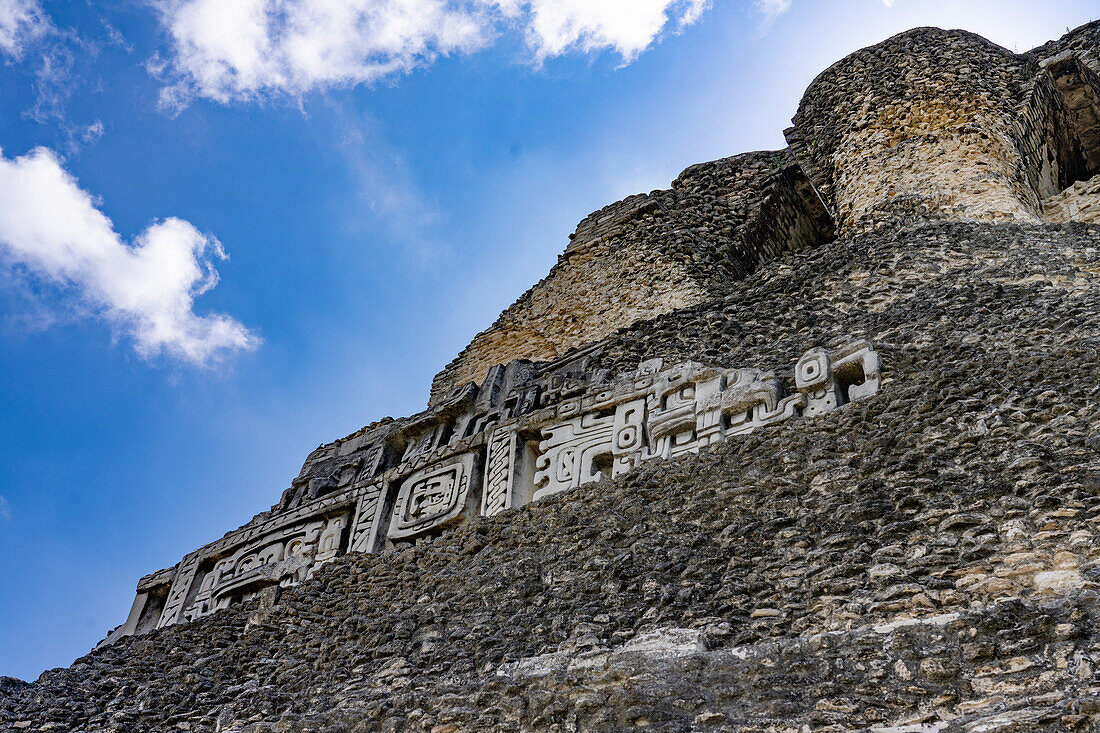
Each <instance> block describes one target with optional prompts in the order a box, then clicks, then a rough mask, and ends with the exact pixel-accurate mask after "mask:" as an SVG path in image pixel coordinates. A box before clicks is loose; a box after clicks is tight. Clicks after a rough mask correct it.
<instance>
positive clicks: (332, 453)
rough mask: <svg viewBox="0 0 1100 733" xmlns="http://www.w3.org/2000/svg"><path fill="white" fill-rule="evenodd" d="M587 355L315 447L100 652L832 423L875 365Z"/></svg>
mask: <svg viewBox="0 0 1100 733" xmlns="http://www.w3.org/2000/svg"><path fill="white" fill-rule="evenodd" d="M596 348H597V347H595V346H594V347H592V348H589V349H587V350H585V351H584V352H583V353H580V354H574V355H573V356H571V357H568V358H566V359H563V360H561V361H559V362H551V363H547V364H530V363H527V362H512V363H511V364H507V365H501V366H499V367H495V368H493V369H491V370H489V374H488V376H487V377H486V380H485V383H484V384H482V386H481V387H480V389H479V388H478V387H476V386H475V385H472V384H470V385H467V386H465V387H463V388H462V389H459V390H456V391H455V392H454V394H452V395H451V396H450V398H449V399H447V400H445V401H444V402H442V403H441V404H440V405H438V406H437V407H435V408H433V409H431V410H428V411H425V412H422V413H420V414H418V415H414V416H413V417H410V418H406V419H404V420H389V419H387V420H386V421H383V422H381V423H377V424H375V425H373V426H370V427H368V428H365V429H364V430H361V431H359V432H358V433H356V434H354V435H352V436H349V438H347V439H345V440H344V441H337V442H336V443H332V444H329V445H326V446H321V447H320V448H318V449H317V450H316V451H314V452H313V453H312V454H311V455H310V457H309V459H308V460H307V462H306V465H305V466H304V467H303V469H302V473H301V474H300V475H299V477H298V478H297V479H295V481H294V483H293V484H292V486H291V488H290V489H288V490H287V492H286V493H285V494H284V496H283V499H282V500H281V501H280V502H279V504H277V505H275V506H274V507H272V510H271V512H265V513H263V514H260V515H257V517H256V518H255V519H253V521H251V522H249V523H248V524H246V525H245V526H243V527H241V528H240V529H238V530H236V531H234V532H231V533H229V534H227V535H226V536H225V537H223V538H222V539H220V540H217V541H216V542H212V543H210V544H209V545H206V546H205V547H203V548H201V549H199V550H197V551H196V552H193V553H191V554H190V555H188V556H187V557H185V558H184V559H183V560H182V561H181V562H180V564H179V565H178V566H177V567H176V568H174V569H172V570H166V571H161V572H160V573H157V574H155V575H152V576H147V577H146V578H144V579H143V580H142V583H141V584H140V585H139V588H138V597H137V598H136V599H135V602H134V609H133V610H132V611H131V618H129V619H127V623H126V624H124V626H123V627H120V630H119V631H118V632H116V635H112V637H111V639H110V640H113V639H114V638H116V636H117V635H125V634H129V633H140V630H144V629H148V628H151V627H152V626H153V625H159V626H167V625H170V624H173V623H178V622H180V621H186V620H191V619H194V618H198V617H200V616H202V615H205V614H207V613H211V612H213V611H215V610H217V609H219V608H224V607H226V606H227V605H229V604H232V603H235V602H238V601H240V600H242V599H245V598H248V597H250V596H252V595H254V594H256V593H257V592H259V591H260V590H262V589H263V588H264V587H268V586H271V585H275V584H279V585H293V584H296V583H299V582H301V581H302V580H305V579H306V578H308V577H310V575H311V574H312V573H313V572H314V570H315V569H316V568H317V567H318V566H320V565H322V564H323V563H325V562H328V561H329V560H331V559H333V558H335V557H337V556H339V555H341V554H343V553H345V552H361V553H362V552H375V551H378V550H380V549H382V548H384V547H386V546H389V545H390V544H391V543H394V542H415V541H418V540H419V539H420V538H422V537H425V536H427V535H430V534H432V533H435V532H438V531H440V530H442V529H444V528H446V527H448V526H451V525H454V524H456V523H460V522H463V521H466V520H467V519H469V518H470V517H474V516H477V515H482V516H494V515H497V514H500V513H501V512H503V511H505V510H506V509H510V508H514V507H519V506H522V505H524V504H526V503H529V502H531V501H535V500H538V499H541V498H544V497H547V496H550V495H553V494H556V493H559V492H561V491H565V490H567V489H571V488H576V487H578V486H581V485H584V484H587V483H591V482H596V481H602V480H610V479H613V478H617V477H618V476H621V475H623V474H625V473H627V472H629V471H631V470H633V469H635V468H637V467H638V466H639V465H641V464H642V463H643V462H645V461H651V460H660V459H669V458H675V457H676V456H680V455H683V454H686V453H696V452H698V451H699V450H701V449H702V448H704V447H707V446H709V445H712V444H714V443H716V442H719V441H722V440H727V439H730V438H734V437H736V436H739V435H743V434H746V433H749V432H752V431H754V430H759V429H761V428H765V427H768V426H771V425H776V424H779V423H782V422H784V421H787V420H791V419H793V418H797V417H800V416H805V417H812V416H816V415H821V414H824V413H827V412H830V411H831V410H835V409H837V408H839V407H841V406H843V405H844V404H845V403H847V402H850V401H853V400H858V399H861V398H863V397H867V396H870V395H873V394H875V393H876V392H877V391H878V389H879V387H880V385H881V375H880V371H881V368H880V364H879V358H878V355H877V354H876V353H875V351H874V349H873V348H872V347H871V345H870V344H869V343H868V342H867V341H863V340H856V341H852V342H849V343H845V344H843V345H840V346H837V347H834V348H814V349H811V350H809V351H807V352H806V353H805V354H804V355H803V356H802V358H801V359H799V360H798V363H797V364H796V365H795V368H794V373H793V375H792V377H790V378H788V380H789V381H788V382H787V384H789V385H791V386H793V390H792V392H791V393H790V394H788V393H787V392H786V391H785V388H784V381H783V380H781V379H779V378H778V377H777V376H776V375H775V374H774V373H773V372H768V371H763V370H760V369H755V368H741V369H719V368H714V367H710V366H706V365H704V364H700V363H697V362H693V361H688V362H684V363H681V364H678V365H675V366H672V367H669V368H665V367H664V364H663V362H662V361H661V360H660V359H651V360H649V361H645V362H643V363H642V364H640V365H639V367H638V369H637V370H635V371H634V372H631V373H628V374H624V375H621V376H619V377H616V378H611V377H609V375H608V374H607V373H606V372H603V371H591V370H589V369H587V368H586V367H587V364H588V362H589V358H590V356H591V355H592V354H593V353H594V349H596Z"/></svg>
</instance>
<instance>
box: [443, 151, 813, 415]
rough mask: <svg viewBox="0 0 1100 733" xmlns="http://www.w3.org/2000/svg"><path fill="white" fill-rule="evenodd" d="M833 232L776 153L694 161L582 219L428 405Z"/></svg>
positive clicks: (701, 292)
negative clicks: (543, 272) (553, 260)
mask: <svg viewBox="0 0 1100 733" xmlns="http://www.w3.org/2000/svg"><path fill="white" fill-rule="evenodd" d="M831 238H832V225H831V223H830V221H829V218H828V215H827V213H826V212H825V210H824V208H823V207H822V205H821V202H820V201H819V200H818V198H817V196H816V194H815V193H814V192H813V189H812V188H811V187H810V186H809V184H808V182H807V181H806V179H805V177H804V176H803V175H802V173H801V171H800V170H799V169H798V168H797V167H795V166H792V165H791V163H790V161H789V160H788V159H787V158H786V157H785V156H784V154H783V153H781V152H761V153H746V154H743V155H737V156H734V157H732V158H725V159H722V160H716V161H712V162H710V163H701V164H699V165H694V166H692V167H690V168H688V169H687V170H685V171H684V172H683V173H681V174H680V176H679V177H678V178H677V179H676V180H675V181H673V183H672V187H671V188H670V189H668V190H664V191H654V192H652V193H649V194H637V195H635V196H631V197H629V198H626V199H624V200H622V201H619V202H617V203H614V204H612V205H610V206H608V207H606V208H604V209H601V210H600V211H597V212H595V213H594V214H591V215H590V216H588V217H587V218H586V219H584V221H582V222H581V223H580V225H578V227H577V231H576V232H575V233H574V234H572V235H571V236H570V243H569V246H568V247H567V248H566V250H565V253H564V254H563V255H562V256H561V258H560V259H559V261H558V264H557V265H555V266H554V268H553V269H552V270H551V271H550V274H548V275H547V276H546V277H545V278H544V279H543V280H542V281H540V282H539V283H538V284H537V285H535V286H533V287H532V288H531V289H530V290H528V291H527V292H526V293H525V294H524V295H523V296H522V297H521V298H520V299H519V300H517V301H516V302H515V303H514V304H513V305H512V306H510V307H509V308H508V309H507V310H506V311H504V313H502V314H501V316H500V318H498V319H497V321H496V323H494V324H493V325H492V326H491V327H490V328H488V329H486V330H485V331H483V332H481V333H480V334H478V335H477V336H476V337H474V339H473V341H472V342H471V343H470V345H469V346H467V347H466V348H465V349H464V350H463V351H462V353H461V354H459V356H458V357H457V358H456V359H455V360H454V361H453V362H451V363H450V364H449V365H448V366H447V367H446V369H444V370H443V371H442V372H440V373H439V374H438V375H437V376H436V377H435V380H434V381H433V383H432V390H431V400H430V403H431V404H432V405H435V404H438V403H439V402H440V401H442V400H443V399H444V398H446V396H447V395H449V394H451V393H452V392H454V390H456V389H459V388H461V387H463V386H464V385H465V384H466V383H468V382H476V383H478V384H480V383H481V380H482V379H483V378H484V377H485V373H486V372H487V371H488V370H489V368H490V367H492V366H493V365H495V364H503V363H506V362H509V361H511V360H512V359H533V360H548V359H555V358H558V357H560V356H562V355H564V354H565V353H566V352H567V351H569V350H570V349H573V348H576V347H578V346H582V345H584V344H587V343H589V342H591V341H595V340H597V339H601V338H603V337H604V336H607V335H608V334H610V333H612V332H613V331H615V329H617V328H621V327H623V326H628V325H630V324H631V323H634V322H635V321H639V320H642V319H645V318H652V317H653V316H656V315H659V314H661V313H668V312H670V311H672V310H674V309H676V308H682V307H684V306H688V305H694V304H696V303H699V302H702V301H703V300H706V299H707V297H708V296H709V295H712V294H713V293H714V292H716V290H718V289H721V288H723V287H724V286H725V283H726V282H728V281H729V280H730V279H736V278H739V277H743V276H744V275H745V274H746V273H749V272H752V271H753V270H754V269H755V268H756V267H757V265H759V264H760V263H761V262H766V261H768V260H769V259H771V258H773V257H775V256H777V255H778V254H780V253H782V252H786V251H792V250H797V249H800V248H802V247H805V246H810V245H814V244H818V243H820V242H823V241H826V240H828V239H831Z"/></svg>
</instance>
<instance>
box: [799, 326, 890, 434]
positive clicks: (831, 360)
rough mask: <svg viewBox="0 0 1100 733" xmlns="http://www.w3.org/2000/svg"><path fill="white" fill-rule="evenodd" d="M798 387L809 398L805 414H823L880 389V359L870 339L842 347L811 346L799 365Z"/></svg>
mask: <svg viewBox="0 0 1100 733" xmlns="http://www.w3.org/2000/svg"><path fill="white" fill-rule="evenodd" d="M795 387H796V388H797V389H798V391H799V392H801V393H802V395H803V397H805V399H806V405H805V408H804V412H803V414H805V415H807V416H814V415H820V414H823V413H826V412H830V411H831V410H835V409H836V408H838V407H840V406H841V405H843V404H845V403H847V402H850V401H852V400H858V399H860V398H861V397H866V396H868V395H872V394H874V393H875V392H877V391H878V388H879V358H878V354H876V353H875V352H874V350H873V349H872V348H871V345H870V344H869V343H868V342H866V341H857V342H854V343H851V344H848V345H846V346H845V347H843V348H842V349H838V350H835V351H832V352H830V351H826V350H825V349H811V350H810V351H808V352H806V354H805V355H804V356H803V357H802V358H801V359H799V360H798V365H797V366H796V367H795Z"/></svg>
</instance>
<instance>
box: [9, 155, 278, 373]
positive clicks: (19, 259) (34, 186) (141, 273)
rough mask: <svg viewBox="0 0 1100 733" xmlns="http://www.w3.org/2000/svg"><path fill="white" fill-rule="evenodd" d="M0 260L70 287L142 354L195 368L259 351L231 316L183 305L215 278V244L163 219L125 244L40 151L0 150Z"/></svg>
mask: <svg viewBox="0 0 1100 733" xmlns="http://www.w3.org/2000/svg"><path fill="white" fill-rule="evenodd" d="M0 254H3V255H5V257H6V259H9V260H10V261H11V262H12V263H13V264H16V265H18V266H20V267H21V268H22V269H23V270H25V271H26V272H28V273H31V274H33V275H35V276H38V277H41V278H44V279H46V280H48V281H50V282H52V283H55V284H57V285H60V286H63V287H67V288H71V289H73V290H75V291H76V292H77V294H78V295H79V297H80V298H81V299H82V300H83V301H85V302H86V303H87V304H88V306H89V307H90V308H92V309H93V310H94V311H95V312H97V313H99V314H100V315H102V316H103V317H105V318H107V319H108V320H109V321H110V322H111V323H112V324H113V325H114V326H115V327H116V328H118V329H119V330H120V331H122V332H123V333H125V334H126V335H128V336H129V337H131V338H132V339H133V341H134V347H135V349H136V350H137V352H138V353H139V354H141V355H142V356H146V357H152V356H156V355H158V354H161V353H164V354H167V355H168V356H171V357H173V358H177V359H181V360H184V361H188V362H192V363H196V364H204V363H207V362H209V361H212V360H216V359H218V358H219V357H221V356H224V355H226V354H227V353H230V352H234V351H240V350H249V349H253V348H255V347H256V346H258V345H259V338H258V337H256V336H255V335H253V334H252V333H251V332H250V331H249V330H248V329H246V328H245V327H244V326H242V325H241V324H240V323H239V322H237V321H236V320H235V319H233V318H231V317H229V316H226V315H222V314H217V313H212V314H209V315H203V316H200V315H196V314H195V312H194V311H193V309H192V306H193V304H194V300H195V298H196V297H198V296H199V295H202V294H203V293H205V292H207V291H209V290H210V289H211V288H213V287H214V286H215V285H216V284H217V282H218V273H217V270H215V269H214V264H213V262H214V261H215V260H217V259H224V258H225V253H224V252H223V251H222V248H221V245H220V244H219V242H218V241H217V240H216V239H214V238H213V237H210V236H206V235H203V234H202V233H200V232H199V231H198V230H197V229H195V227H194V226H192V225H191V224H189V223H188V222H186V221H183V220H181V219H176V218H169V219H165V220H164V221H158V222H154V223H153V224H151V225H149V226H148V227H146V229H145V230H144V231H143V232H141V234H139V235H138V236H137V237H136V238H135V241H134V243H133V245H132V246H131V245H128V244H126V243H125V242H123V241H122V239H121V237H119V235H118V234H117V233H116V232H115V230H114V225H113V224H112V223H111V220H110V219H108V218H107V217H106V216H105V215H104V214H103V213H102V212H101V211H100V210H99V209H98V208H97V206H96V201H95V200H94V199H93V198H92V196H91V195H89V194H88V193H87V192H86V191H84V190H82V189H81V188H80V186H79V185H78V183H77V181H76V179H75V178H73V177H72V176H71V175H69V174H68V173H67V172H66V171H65V170H64V169H63V168H62V167H61V163H60V161H59V160H58V158H57V157H56V155H55V154H54V153H53V152H52V151H50V150H47V149H45V148H36V149H35V150H32V151H31V152H30V153H28V154H27V155H24V156H20V157H17V158H13V159H9V158H6V157H4V155H3V153H2V151H0Z"/></svg>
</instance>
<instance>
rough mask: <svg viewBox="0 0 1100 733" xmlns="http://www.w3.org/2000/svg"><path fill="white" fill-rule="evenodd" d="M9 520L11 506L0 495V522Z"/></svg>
mask: <svg viewBox="0 0 1100 733" xmlns="http://www.w3.org/2000/svg"><path fill="white" fill-rule="evenodd" d="M9 519H11V504H9V503H8V500H7V498H5V497H4V495H3V494H0V520H3V521H5V522H6V521H8V520H9Z"/></svg>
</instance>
